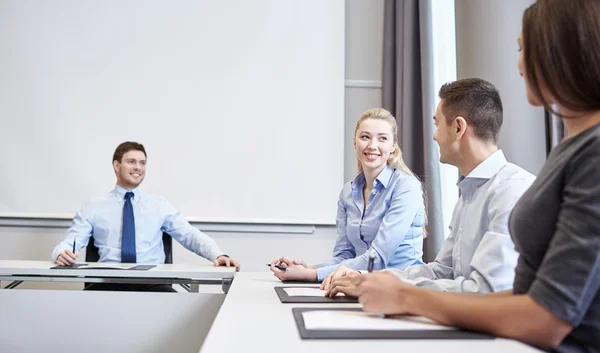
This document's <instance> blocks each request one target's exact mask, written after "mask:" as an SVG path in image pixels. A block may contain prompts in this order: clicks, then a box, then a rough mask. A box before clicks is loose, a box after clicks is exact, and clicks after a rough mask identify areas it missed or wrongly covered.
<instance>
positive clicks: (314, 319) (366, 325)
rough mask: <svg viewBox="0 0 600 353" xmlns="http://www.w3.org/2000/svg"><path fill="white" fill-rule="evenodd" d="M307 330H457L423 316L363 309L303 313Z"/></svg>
mask: <svg viewBox="0 0 600 353" xmlns="http://www.w3.org/2000/svg"><path fill="white" fill-rule="evenodd" d="M302 317H303V319H304V327H305V328H306V329H307V330H393V331H398V330H456V328H454V327H448V326H443V325H439V324H436V323H435V322H433V321H431V320H429V319H427V318H425V317H421V316H393V317H383V316H382V315H378V314H372V313H365V312H362V311H339V310H313V311H306V312H303V313H302Z"/></svg>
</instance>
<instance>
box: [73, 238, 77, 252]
mask: <svg viewBox="0 0 600 353" xmlns="http://www.w3.org/2000/svg"><path fill="white" fill-rule="evenodd" d="M75 244H77V239H75V238H73V255H75Z"/></svg>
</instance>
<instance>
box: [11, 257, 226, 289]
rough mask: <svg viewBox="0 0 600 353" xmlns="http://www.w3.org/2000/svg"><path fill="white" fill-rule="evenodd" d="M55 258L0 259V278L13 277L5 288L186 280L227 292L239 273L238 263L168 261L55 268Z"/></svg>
mask: <svg viewBox="0 0 600 353" xmlns="http://www.w3.org/2000/svg"><path fill="white" fill-rule="evenodd" d="M54 266H56V264H55V263H53V262H51V261H13V260H0V281H12V282H11V283H10V284H9V285H8V286H6V287H5V289H12V288H15V287H16V286H18V285H19V284H20V283H21V282H25V281H38V282H87V283H152V284H182V285H184V286H186V288H187V289H188V290H189V291H191V292H198V286H199V285H201V284H212V285H215V284H216V285H222V288H223V291H224V292H225V293H227V291H228V289H229V286H230V285H231V281H232V280H233V278H234V277H235V274H236V271H235V268H234V267H230V268H228V267H215V266H212V265H185V264H164V265H156V267H153V268H151V269H149V270H145V271H144V270H125V269H94V268H89V269H88V268H79V269H68V268H65V269H51V267H54Z"/></svg>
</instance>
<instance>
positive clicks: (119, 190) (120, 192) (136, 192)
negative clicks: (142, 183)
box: [113, 185, 141, 201]
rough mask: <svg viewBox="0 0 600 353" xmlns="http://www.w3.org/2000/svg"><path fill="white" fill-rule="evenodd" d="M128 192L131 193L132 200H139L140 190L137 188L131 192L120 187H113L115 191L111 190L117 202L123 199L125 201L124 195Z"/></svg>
mask: <svg viewBox="0 0 600 353" xmlns="http://www.w3.org/2000/svg"><path fill="white" fill-rule="evenodd" d="M129 191H131V192H133V200H138V199H139V196H140V195H141V190H140V188H139V186H138V187H136V188H135V189H133V190H127V189H125V188H123V187H122V186H120V185H115V189H114V190H113V194H114V195H115V196H116V197H117V199H118V200H119V201H123V199H125V193H127V192H129Z"/></svg>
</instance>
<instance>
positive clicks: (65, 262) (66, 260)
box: [56, 249, 79, 266]
mask: <svg viewBox="0 0 600 353" xmlns="http://www.w3.org/2000/svg"><path fill="white" fill-rule="evenodd" d="M78 257H79V251H76V252H75V253H73V251H72V250H71V249H67V250H65V251H63V252H61V253H60V255H58V257H57V258H56V264H57V265H58V266H71V265H73V264H74V263H75V261H77V258H78Z"/></svg>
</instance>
